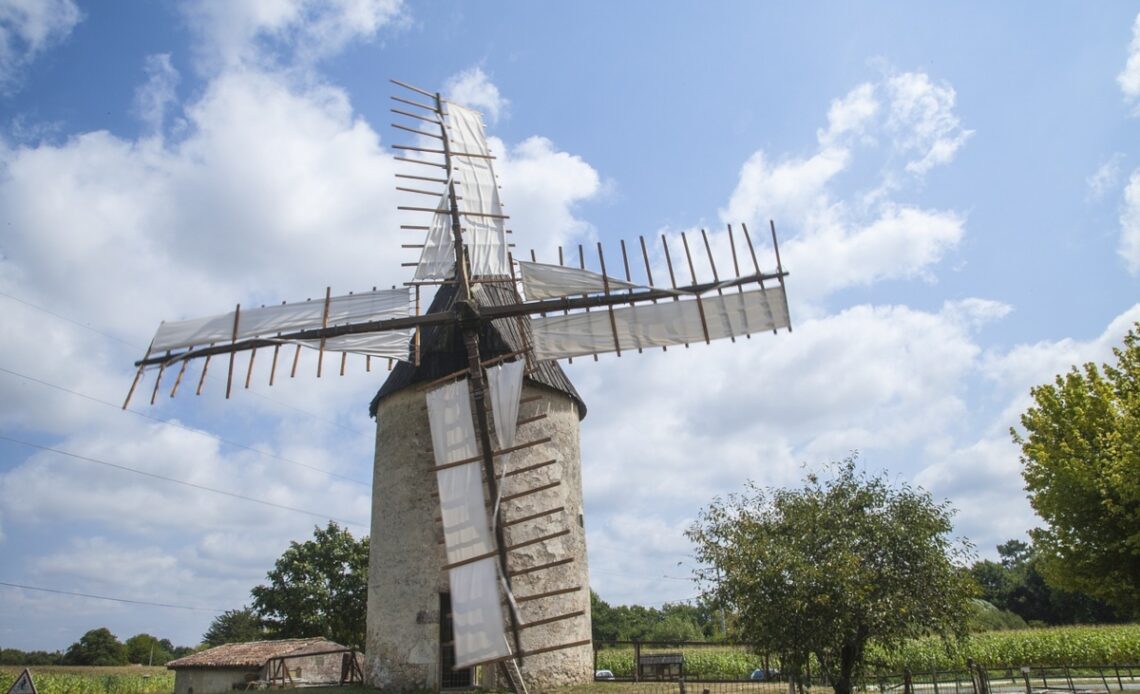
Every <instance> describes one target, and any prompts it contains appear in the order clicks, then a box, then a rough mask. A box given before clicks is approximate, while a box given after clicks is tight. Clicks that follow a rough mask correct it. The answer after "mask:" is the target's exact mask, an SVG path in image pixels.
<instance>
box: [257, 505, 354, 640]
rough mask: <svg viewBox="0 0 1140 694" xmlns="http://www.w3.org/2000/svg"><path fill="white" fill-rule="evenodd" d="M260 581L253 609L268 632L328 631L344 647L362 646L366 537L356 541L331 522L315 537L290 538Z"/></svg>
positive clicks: (320, 633)
mask: <svg viewBox="0 0 1140 694" xmlns="http://www.w3.org/2000/svg"><path fill="white" fill-rule="evenodd" d="M266 577H267V578H268V579H269V585H261V586H256V587H254V588H253V590H251V591H250V593H251V594H252V595H253V608H254V610H256V611H257V614H258V615H259V616H260V617H261V619H262V621H263V622H264V624H265V625H266V627H267V628H268V629H269V631H270V633H271V634H272V635H274V636H276V637H280V638H303V637H311V636H324V637H325V638H328V639H332V640H333V641H336V642H338V643H341V644H343V645H345V646H350V647H354V648H363V647H364V629H365V614H366V612H367V600H368V538H367V537H365V538H363V539H361V540H359V541H357V540H354V539H353V537H352V535H351V534H350V533H349V532H348V530H342V529H341V528H340V527H339V526H338V525H337V524H336V523H334V522H332V521H329V524H328V527H327V528H325V529H323V530H322V529H321V528H320V527H319V526H318V527H315V528H314V529H313V539H312V540H308V541H306V542H303V543H297V542H290V543H289V549H287V550H285V553H284V554H282V555H281V558H280V559H278V560H277V563H276V565H275V567H274V569H273V570H272V571H270V572H269V573H268V574H267V576H266Z"/></svg>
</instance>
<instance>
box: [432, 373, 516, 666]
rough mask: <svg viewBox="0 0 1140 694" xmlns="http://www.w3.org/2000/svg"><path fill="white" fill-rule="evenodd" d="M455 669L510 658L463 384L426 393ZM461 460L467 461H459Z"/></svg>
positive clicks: (494, 553) (468, 400)
mask: <svg viewBox="0 0 1140 694" xmlns="http://www.w3.org/2000/svg"><path fill="white" fill-rule="evenodd" d="M427 407H428V421H429V423H430V426H431V438H432V453H433V455H434V456H435V463H436V483H437V484H438V486H439V507H440V515H441V517H442V520H443V538H444V546H445V550H446V556H447V569H448V582H449V584H450V587H451V601H452V602H451V610H452V623H453V627H454V630H455V657H456V664H457V666H458V667H468V666H470V665H474V664H476V663H481V662H486V661H488V660H498V659H500V658H504V657H506V656H508V655H510V650H509V648H508V647H507V640H506V631H505V629H504V626H503V612H502V608H501V607H500V599H499V580H498V570H497V568H496V565H497V563H498V558H497V557H498V551H497V550H496V547H495V541H494V537H493V535H492V534H491V528H490V524H489V523H488V519H487V508H486V501H485V497H484V495H483V469H482V465H481V463H480V458H479V446H478V443H477V440H476V437H475V428H474V425H473V424H472V413H471V392H470V389H469V388H468V383H467V381H466V380H463V381H457V382H455V383H451V384H448V385H445V386H441V387H439V388H436V389H434V390H431V391H429V392H428V394H427ZM462 461H467V462H462Z"/></svg>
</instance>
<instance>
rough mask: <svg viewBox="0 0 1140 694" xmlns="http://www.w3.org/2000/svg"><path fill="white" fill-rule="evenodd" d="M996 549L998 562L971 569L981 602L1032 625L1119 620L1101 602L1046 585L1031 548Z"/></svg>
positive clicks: (1013, 544) (1022, 545)
mask: <svg viewBox="0 0 1140 694" xmlns="http://www.w3.org/2000/svg"><path fill="white" fill-rule="evenodd" d="M997 550H998V555H1000V557H1001V562H1000V563H998V562H994V561H988V560H987V561H980V562H976V563H975V564H974V565H973V566H972V567H970V574H971V575H972V576H973V577H974V580H975V581H977V583H978V585H979V586H980V587H981V590H982V595H981V597H982V599H983V600H986V601H988V602H989V603H992V604H993V606H994V607H996V608H998V609H999V610H1002V611H1008V612H1012V613H1014V614H1016V615H1018V616H1020V617H1021V618H1022V619H1023V620H1025V621H1027V622H1029V623H1031V624H1050V625H1056V624H1103V623H1108V622H1119V621H1122V620H1121V617H1120V615H1118V614H1116V613H1115V611H1114V610H1113V609H1112V608H1111V607H1110V606H1109V605H1107V604H1105V603H1104V602H1102V601H1100V600H1096V599H1094V598H1091V597H1089V596H1087V595H1084V594H1082V593H1073V592H1070V591H1065V590H1061V589H1059V588H1055V587H1053V586H1051V585H1049V584H1048V582H1046V580H1045V577H1044V575H1042V573H1041V570H1040V565H1041V560H1040V558H1039V557H1038V555H1037V552H1036V550H1035V549H1034V548H1033V546H1032V545H1029V544H1028V543H1025V542H1022V541H1020V540H1010V541H1009V542H1006V543H1003V544H1000V545H998V547H997Z"/></svg>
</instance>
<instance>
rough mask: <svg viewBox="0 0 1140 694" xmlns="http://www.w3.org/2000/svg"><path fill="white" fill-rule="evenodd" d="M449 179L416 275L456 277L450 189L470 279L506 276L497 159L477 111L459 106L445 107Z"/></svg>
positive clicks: (506, 267) (505, 251)
mask: <svg viewBox="0 0 1140 694" xmlns="http://www.w3.org/2000/svg"><path fill="white" fill-rule="evenodd" d="M446 120H447V127H445V128H443V130H444V132H445V133H446V137H447V143H448V147H447V149H446V151H447V157H446V161H447V164H446V165H447V166H449V167H450V169H449V171H448V174H449V178H448V181H447V184H448V188H449V190H448V191H447V192H445V193H443V194H442V195H441V196H440V198H439V202H438V203H437V205H436V211H435V213H434V214H433V215H432V220H431V226H430V228H429V230H428V234H427V238H426V240H425V242H424V249H423V253H421V255H420V261H419V263H418V264H417V266H416V271H415V279H417V280H433V279H435V280H443V279H448V278H450V277H453V276H454V268H455V249H454V245H453V243H452V233H451V228H452V222H453V219H454V218H453V217H452V216H451V213H450V210H451V204H452V196H451V193H452V191H454V204H455V205H456V210H457V211H458V218H459V219H460V223H461V231H462V234H463V240H464V245H465V247H466V249H467V257H468V262H469V264H470V268H471V276H472V277H503V276H507V275H510V274H511V269H510V264H509V262H508V256H507V241H506V228H505V226H504V220H505V219H506V216H505V215H504V214H503V206H502V202H501V201H500V199H499V185H498V180H497V179H496V177H495V169H494V166H493V164H492V161H493V160H494V157H493V156H492V155H491V149H490V147H489V146H488V145H487V136H486V135H485V134H484V132H483V119H482V116H480V114H479V112H478V111H473V110H471V109H468V108H464V107H462V106H459V105H456V104H448V106H447V116H446Z"/></svg>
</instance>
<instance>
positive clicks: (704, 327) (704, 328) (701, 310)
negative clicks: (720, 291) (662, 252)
mask: <svg viewBox="0 0 1140 694" xmlns="http://www.w3.org/2000/svg"><path fill="white" fill-rule="evenodd" d="M681 243H682V244H683V245H684V247H685V259H686V260H688V261H689V275H690V276H691V277H692V278H693V284H696V283H697V271H696V269H694V268H693V256H692V255H691V254H690V253H689V240H688V239H687V238H685V232H683V231H682V232H681ZM697 313H699V314H701V330H702V331H704V333H705V344H706V345H707V344H711V343H712V340H710V339H709V324H708V322H707V321H705V307H704V304H702V303H701V296H700V294H698V295H697Z"/></svg>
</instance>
